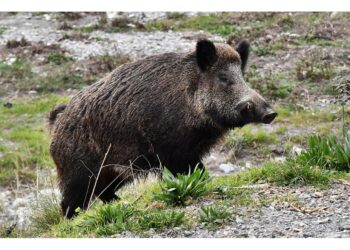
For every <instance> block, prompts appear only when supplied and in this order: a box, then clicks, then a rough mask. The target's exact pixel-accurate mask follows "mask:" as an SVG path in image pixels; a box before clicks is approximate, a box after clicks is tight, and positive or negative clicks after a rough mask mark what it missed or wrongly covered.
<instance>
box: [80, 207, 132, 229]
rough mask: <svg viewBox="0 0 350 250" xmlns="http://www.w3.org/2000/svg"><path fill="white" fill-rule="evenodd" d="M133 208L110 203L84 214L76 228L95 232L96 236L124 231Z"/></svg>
mask: <svg viewBox="0 0 350 250" xmlns="http://www.w3.org/2000/svg"><path fill="white" fill-rule="evenodd" d="M133 213H134V208H133V207H131V206H128V205H122V204H119V203H110V204H106V205H105V206H102V207H101V208H99V209H97V210H96V211H94V212H88V213H86V214H84V216H83V217H82V218H81V220H80V221H78V223H77V227H79V228H81V229H82V230H83V231H86V232H87V231H96V233H97V235H110V234H113V233H115V232H119V231H123V230H125V229H126V228H127V227H128V225H127V223H129V221H128V219H129V218H130V217H131V216H132V215H133Z"/></svg>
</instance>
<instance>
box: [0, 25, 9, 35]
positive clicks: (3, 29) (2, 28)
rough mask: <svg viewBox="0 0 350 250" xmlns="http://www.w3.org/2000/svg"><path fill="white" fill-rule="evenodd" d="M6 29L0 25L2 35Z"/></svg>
mask: <svg viewBox="0 0 350 250" xmlns="http://www.w3.org/2000/svg"><path fill="white" fill-rule="evenodd" d="M6 30H7V29H6V28H5V27H1V26H0V35H2V34H3V33H4V32H5V31H6Z"/></svg>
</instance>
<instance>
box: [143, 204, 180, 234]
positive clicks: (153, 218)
mask: <svg viewBox="0 0 350 250" xmlns="http://www.w3.org/2000/svg"><path fill="white" fill-rule="evenodd" d="M184 218H185V213H184V212H177V211H168V210H165V211H163V210H158V209H156V210H151V211H147V212H146V213H142V211H141V212H140V214H139V216H138V218H137V230H138V231H139V230H141V231H143V230H149V229H155V230H156V231H160V230H163V229H164V228H172V227H177V226H180V225H181V224H182V223H183V221H184Z"/></svg>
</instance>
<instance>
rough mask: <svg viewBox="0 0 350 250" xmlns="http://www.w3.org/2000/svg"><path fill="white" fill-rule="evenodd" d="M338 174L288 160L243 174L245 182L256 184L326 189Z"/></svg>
mask: <svg viewBox="0 0 350 250" xmlns="http://www.w3.org/2000/svg"><path fill="white" fill-rule="evenodd" d="M335 176H337V174H336V173H334V172H332V171H329V170H325V169H323V168H319V167H317V166H316V167H312V166H309V165H305V164H299V163H298V162H297V161H296V160H293V159H287V161H285V162H283V163H276V162H267V163H265V164H264V165H263V166H262V167H259V168H252V169H250V170H249V171H247V172H245V173H242V175H240V178H242V179H243V180H244V181H249V182H251V183H256V182H258V181H264V182H267V183H273V184H276V185H280V186H305V185H311V186H317V187H326V186H328V185H329V183H330V180H331V179H332V178H333V177H335Z"/></svg>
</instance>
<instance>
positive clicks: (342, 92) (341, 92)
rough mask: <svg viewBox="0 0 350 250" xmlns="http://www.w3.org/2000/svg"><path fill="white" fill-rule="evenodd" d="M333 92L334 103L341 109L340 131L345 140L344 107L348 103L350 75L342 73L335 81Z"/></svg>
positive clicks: (349, 99) (349, 101) (349, 98)
mask: <svg viewBox="0 0 350 250" xmlns="http://www.w3.org/2000/svg"><path fill="white" fill-rule="evenodd" d="M335 82H336V83H335V86H334V87H335V90H336V92H337V95H336V97H335V103H338V104H340V105H341V107H342V123H343V124H342V131H343V137H344V139H345V138H346V131H347V124H346V122H345V117H346V112H345V106H346V105H347V104H348V103H350V73H349V72H342V74H339V77H337V78H336V79H335Z"/></svg>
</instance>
